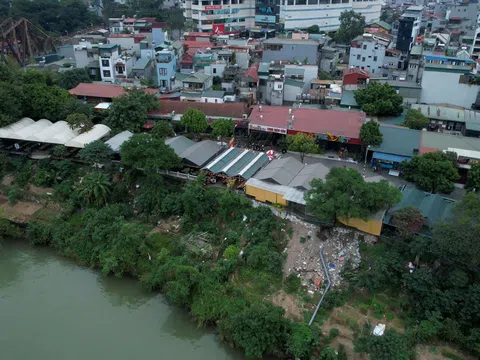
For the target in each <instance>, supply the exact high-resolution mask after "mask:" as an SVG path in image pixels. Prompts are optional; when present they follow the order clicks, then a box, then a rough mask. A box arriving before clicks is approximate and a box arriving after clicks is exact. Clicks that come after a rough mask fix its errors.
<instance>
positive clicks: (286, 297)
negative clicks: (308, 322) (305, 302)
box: [270, 290, 303, 321]
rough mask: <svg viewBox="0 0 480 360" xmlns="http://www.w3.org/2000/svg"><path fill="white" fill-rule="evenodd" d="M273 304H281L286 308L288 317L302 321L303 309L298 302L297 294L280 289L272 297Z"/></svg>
mask: <svg viewBox="0 0 480 360" xmlns="http://www.w3.org/2000/svg"><path fill="white" fill-rule="evenodd" d="M270 301H271V302H272V303H273V305H276V306H280V307H282V308H283V309H284V310H285V315H286V317H287V318H289V319H291V320H294V321H301V320H302V319H303V317H302V310H301V309H300V306H299V305H298V303H297V300H296V297H295V295H291V294H287V293H286V292H285V291H283V290H280V291H279V292H278V293H276V294H275V295H273V296H272V297H271V298H270Z"/></svg>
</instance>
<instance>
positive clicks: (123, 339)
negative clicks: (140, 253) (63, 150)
mask: <svg viewBox="0 0 480 360" xmlns="http://www.w3.org/2000/svg"><path fill="white" fill-rule="evenodd" d="M0 358H1V359H2V360H30V359H32V360H33V359H35V360H57V359H58V360H87V359H88V360H110V359H112V360H123V359H125V360H127V359H128V360H131V359H139V360H143V359H164V360H167V359H175V360H193V359H195V360H197V359H198V360H202V359H208V360H212V359H218V360H222V359H234V360H238V359H243V356H242V355H241V354H240V353H239V352H237V351H234V350H232V349H230V348H228V347H227V346H225V345H224V344H222V343H220V342H219V341H218V340H217V338H216V336H215V334H213V333H212V332H210V331H208V330H206V329H199V328H198V327H197V326H196V324H195V322H194V321H192V320H191V319H190V318H189V316H188V314H187V311H186V310H184V309H179V308H177V307H175V306H172V305H170V304H168V303H167V301H166V300H165V298H164V297H163V296H162V295H160V294H153V293H147V292H145V291H142V289H141V288H140V285H139V283H138V282H137V281H135V280H133V279H116V278H114V277H104V276H102V274H100V273H98V272H96V271H93V270H90V269H87V268H83V267H79V266H76V265H75V264H73V263H72V262H71V261H69V260H67V259H64V258H62V257H60V256H57V255H56V254H55V253H54V252H53V251H52V250H51V249H48V248H41V247H30V246H28V244H26V243H24V242H11V241H5V242H4V243H3V245H2V247H1V248H0Z"/></svg>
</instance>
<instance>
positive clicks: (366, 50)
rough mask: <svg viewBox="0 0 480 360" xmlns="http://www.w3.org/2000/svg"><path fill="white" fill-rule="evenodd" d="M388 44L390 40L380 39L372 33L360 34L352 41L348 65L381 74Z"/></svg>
mask: <svg viewBox="0 0 480 360" xmlns="http://www.w3.org/2000/svg"><path fill="white" fill-rule="evenodd" d="M388 44H389V41H388V40H386V41H385V40H383V39H379V38H377V37H375V36H374V35H372V34H363V36H358V37H357V38H355V39H354V40H353V41H352V44H351V47H350V57H349V60H348V65H349V66H350V67H356V68H360V69H362V70H367V71H368V72H369V73H371V74H380V75H378V76H381V74H382V73H383V64H384V61H385V50H386V48H387V46H388Z"/></svg>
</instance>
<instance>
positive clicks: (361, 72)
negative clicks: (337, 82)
mask: <svg viewBox="0 0 480 360" xmlns="http://www.w3.org/2000/svg"><path fill="white" fill-rule="evenodd" d="M350 74H358V75H360V76H364V77H365V79H367V78H370V74H369V73H368V71H367V70H362V69H359V68H348V69H345V70H343V76H345V75H350Z"/></svg>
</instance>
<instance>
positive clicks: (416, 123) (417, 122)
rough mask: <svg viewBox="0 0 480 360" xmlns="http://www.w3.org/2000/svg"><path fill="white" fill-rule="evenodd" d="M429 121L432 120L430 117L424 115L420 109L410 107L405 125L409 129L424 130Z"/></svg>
mask: <svg viewBox="0 0 480 360" xmlns="http://www.w3.org/2000/svg"><path fill="white" fill-rule="evenodd" d="M429 123H430V120H429V119H428V117H426V116H425V115H423V114H422V113H421V112H420V111H418V110H415V109H410V110H408V112H407V116H406V117H405V123H404V125H405V126H406V127H408V128H409V129H414V130H422V129H425V128H426V127H427V126H428V124H429Z"/></svg>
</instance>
